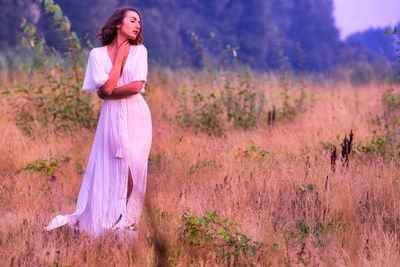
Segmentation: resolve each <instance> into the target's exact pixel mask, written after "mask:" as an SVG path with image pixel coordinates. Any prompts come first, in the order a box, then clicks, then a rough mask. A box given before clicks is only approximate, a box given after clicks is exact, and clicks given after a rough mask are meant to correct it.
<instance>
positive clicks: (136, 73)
mask: <svg viewBox="0 0 400 267" xmlns="http://www.w3.org/2000/svg"><path fill="white" fill-rule="evenodd" d="M147 68H148V67H147V50H146V48H145V46H143V45H131V46H130V50H129V53H128V56H127V59H126V62H125V65H124V69H123V72H122V75H121V77H120V79H119V80H118V83H117V86H118V87H119V86H122V85H124V84H127V83H131V82H133V81H145V82H146V80H147ZM111 69H112V62H111V59H110V57H109V56H108V52H107V46H102V47H97V48H93V49H92V50H91V51H90V54H89V60H88V65H87V67H86V73H85V78H84V82H83V87H82V90H84V91H86V92H96V91H97V90H98V88H99V87H100V86H101V85H103V84H104V83H105V82H106V81H107V80H108V77H109V76H108V75H109V73H110V71H111ZM144 87H145V86H143V88H142V89H141V92H144ZM151 139H152V123H151V114H150V110H149V107H148V106H147V103H146V101H145V100H144V98H143V97H142V95H141V93H138V94H135V95H132V96H129V97H127V98H123V99H119V100H104V102H103V105H102V108H101V113H100V118H99V122H98V125H97V129H96V135H95V138H94V142H93V146H92V150H91V152H90V156H89V160H88V164H87V168H86V171H85V174H84V177H83V181H82V185H81V188H80V191H79V196H78V201H77V207H76V210H75V212H74V213H72V214H69V215H57V216H56V217H54V218H53V219H52V220H51V221H50V223H49V224H48V225H47V226H46V227H45V229H46V230H52V229H54V228H57V227H60V226H62V225H65V224H69V225H70V226H72V227H74V228H77V229H79V230H82V231H84V232H86V233H88V234H90V235H93V236H97V235H99V234H101V233H104V232H106V231H107V230H110V229H111V230H127V231H129V232H132V229H133V228H134V227H135V225H136V224H137V222H138V220H139V218H140V216H141V213H142V207H143V199H144V195H145V190H146V181H147V163H148V157H149V153H150V148H151V142H152V140H151ZM128 169H130V171H131V174H132V175H131V176H132V183H131V184H132V185H133V188H132V192H131V193H130V195H129V199H128V203H127V183H128ZM124 232H125V231H124ZM135 234H136V232H135Z"/></svg>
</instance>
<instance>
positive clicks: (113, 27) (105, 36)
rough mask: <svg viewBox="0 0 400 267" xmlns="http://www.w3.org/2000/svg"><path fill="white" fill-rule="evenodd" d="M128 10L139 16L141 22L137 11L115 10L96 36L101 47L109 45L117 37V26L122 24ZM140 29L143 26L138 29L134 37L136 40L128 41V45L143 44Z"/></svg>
mask: <svg viewBox="0 0 400 267" xmlns="http://www.w3.org/2000/svg"><path fill="white" fill-rule="evenodd" d="M128 10H130V11H134V12H136V13H137V14H138V15H139V18H140V21H142V17H141V16H140V13H139V11H137V10H136V9H134V8H133V7H130V6H124V7H120V8H117V9H116V10H115V11H114V13H113V14H112V15H111V17H110V18H109V19H108V20H107V22H106V23H105V24H104V26H103V28H101V31H100V32H99V33H98V34H97V38H98V39H99V40H100V41H101V43H102V44H103V45H108V44H110V43H111V42H112V41H113V40H114V38H115V37H116V36H117V25H118V24H121V23H122V20H123V19H124V18H125V14H126V12H127V11H128ZM142 27H143V24H142V25H141V27H140V31H139V33H138V35H137V36H136V39H135V40H129V43H130V44H131V45H138V44H141V43H143V37H142Z"/></svg>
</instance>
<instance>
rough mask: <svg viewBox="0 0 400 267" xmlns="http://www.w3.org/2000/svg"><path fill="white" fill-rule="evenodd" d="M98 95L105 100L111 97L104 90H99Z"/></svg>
mask: <svg viewBox="0 0 400 267" xmlns="http://www.w3.org/2000/svg"><path fill="white" fill-rule="evenodd" d="M97 95H98V96H99V97H100V98H101V99H103V100H104V99H107V98H109V96H108V95H106V94H105V93H104V92H103V91H102V90H97Z"/></svg>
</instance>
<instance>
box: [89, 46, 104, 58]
mask: <svg viewBox="0 0 400 267" xmlns="http://www.w3.org/2000/svg"><path fill="white" fill-rule="evenodd" d="M104 47H106V46H99V47H93V48H92V49H90V52H89V55H93V56H94V55H98V54H99V53H100V52H101V51H102V50H103V49H104Z"/></svg>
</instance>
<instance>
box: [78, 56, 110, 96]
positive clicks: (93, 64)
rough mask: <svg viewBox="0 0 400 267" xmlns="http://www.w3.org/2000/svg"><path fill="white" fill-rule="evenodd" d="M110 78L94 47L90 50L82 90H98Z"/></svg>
mask: <svg viewBox="0 0 400 267" xmlns="http://www.w3.org/2000/svg"><path fill="white" fill-rule="evenodd" d="M108 78H109V77H108V73H107V72H106V70H105V68H104V64H103V63H102V61H101V59H100V58H99V55H96V53H95V50H94V49H92V50H90V53H89V59H88V64H87V66H86V72H85V78H84V80H83V86H82V90H83V91H85V92H96V91H97V90H98V89H99V88H100V86H102V85H103V84H104V83H105V82H106V81H107V80H108Z"/></svg>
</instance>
